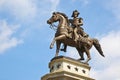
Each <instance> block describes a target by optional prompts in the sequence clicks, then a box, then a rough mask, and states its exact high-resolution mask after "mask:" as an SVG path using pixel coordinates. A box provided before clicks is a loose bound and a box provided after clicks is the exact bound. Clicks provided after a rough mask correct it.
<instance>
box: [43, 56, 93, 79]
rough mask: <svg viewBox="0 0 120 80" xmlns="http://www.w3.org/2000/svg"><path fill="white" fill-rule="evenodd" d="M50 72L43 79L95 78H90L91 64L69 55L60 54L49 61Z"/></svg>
mask: <svg viewBox="0 0 120 80" xmlns="http://www.w3.org/2000/svg"><path fill="white" fill-rule="evenodd" d="M49 69H50V73H48V74H46V75H44V76H43V77H42V78H41V80H95V79H93V78H90V76H89V72H90V66H89V65H87V64H83V63H81V62H80V61H77V60H74V59H72V58H69V57H64V56H58V57H55V58H53V59H52V60H51V62H50V63H49Z"/></svg>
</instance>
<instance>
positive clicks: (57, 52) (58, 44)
mask: <svg viewBox="0 0 120 80" xmlns="http://www.w3.org/2000/svg"><path fill="white" fill-rule="evenodd" d="M60 45H61V43H60V42H59V41H56V54H55V57H57V56H58V54H59V50H60Z"/></svg>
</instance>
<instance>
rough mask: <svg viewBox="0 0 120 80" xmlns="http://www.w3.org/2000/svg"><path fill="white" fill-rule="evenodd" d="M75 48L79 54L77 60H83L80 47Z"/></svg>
mask: <svg viewBox="0 0 120 80" xmlns="http://www.w3.org/2000/svg"><path fill="white" fill-rule="evenodd" d="M76 49H77V51H78V53H79V55H80V59H78V60H84V53H83V52H82V51H81V49H80V48H79V47H77V48H76Z"/></svg>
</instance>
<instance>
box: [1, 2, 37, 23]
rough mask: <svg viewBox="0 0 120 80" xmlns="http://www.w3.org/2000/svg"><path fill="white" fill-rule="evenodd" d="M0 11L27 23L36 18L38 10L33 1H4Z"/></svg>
mask: <svg viewBox="0 0 120 80" xmlns="http://www.w3.org/2000/svg"><path fill="white" fill-rule="evenodd" d="M0 10H2V11H6V12H7V13H8V14H11V15H13V16H14V17H15V18H17V19H19V20H23V21H25V20H29V19H32V18H34V17H35V16H36V11H37V8H36V6H35V4H34V3H33V2H32V1H31V0H2V1H0Z"/></svg>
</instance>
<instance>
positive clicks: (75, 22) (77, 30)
mask: <svg viewBox="0 0 120 80" xmlns="http://www.w3.org/2000/svg"><path fill="white" fill-rule="evenodd" d="M79 14H80V13H79V12H78V11H77V10H75V11H73V13H72V16H71V17H73V19H69V22H70V23H71V25H72V26H73V29H74V41H75V42H76V41H77V40H78V38H79V36H82V37H88V34H86V33H85V32H84V29H83V28H82V27H81V26H82V25H83V19H82V18H78V15H79ZM66 48H67V45H65V44H64V49H61V51H64V52H66Z"/></svg>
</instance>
